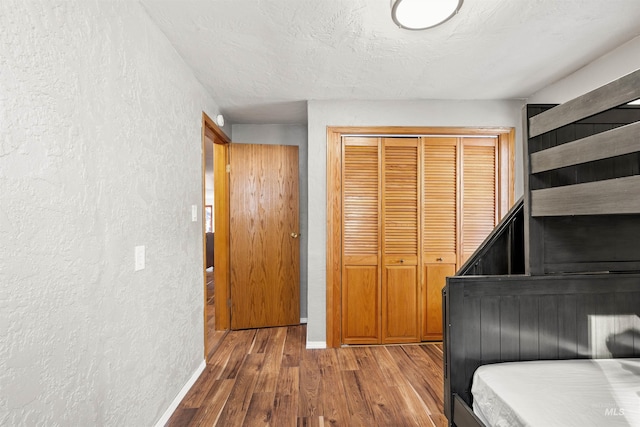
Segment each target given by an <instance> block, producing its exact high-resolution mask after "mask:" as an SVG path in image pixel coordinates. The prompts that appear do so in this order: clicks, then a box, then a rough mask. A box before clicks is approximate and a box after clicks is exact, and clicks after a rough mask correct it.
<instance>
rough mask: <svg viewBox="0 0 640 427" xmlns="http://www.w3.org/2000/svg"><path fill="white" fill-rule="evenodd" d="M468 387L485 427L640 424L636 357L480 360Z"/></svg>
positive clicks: (639, 364) (639, 371) (639, 366)
mask: <svg viewBox="0 0 640 427" xmlns="http://www.w3.org/2000/svg"><path fill="white" fill-rule="evenodd" d="M471 393H472V394H473V411H474V412H475V413H476V415H477V416H478V417H479V418H480V419H481V420H482V421H483V422H484V423H485V424H486V425H487V426H489V427H520V426H528V427H553V426H558V427H573V426H575V427H587V426H599V427H600V426H603V427H617V426H640V359H600V360H583V359H580V360H557V361H535V362H515V363H498V364H494V365H484V366H481V367H479V368H478V369H477V370H476V372H475V374H474V376H473V385H472V387H471Z"/></svg>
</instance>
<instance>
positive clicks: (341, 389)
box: [167, 325, 447, 427]
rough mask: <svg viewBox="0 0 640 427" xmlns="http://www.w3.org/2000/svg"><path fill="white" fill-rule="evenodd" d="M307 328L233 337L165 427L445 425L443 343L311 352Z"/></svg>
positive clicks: (247, 332)
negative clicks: (307, 339)
mask: <svg viewBox="0 0 640 427" xmlns="http://www.w3.org/2000/svg"><path fill="white" fill-rule="evenodd" d="M305 339H306V327H305V326H304V325H301V326H290V327H283V328H268V329H252V330H244V331H232V332H230V333H229V334H227V335H226V337H225V338H224V339H223V340H222V342H221V343H220V345H219V346H218V347H217V349H216V350H215V352H214V353H213V355H212V357H211V358H210V361H209V364H208V365H207V367H206V369H205V371H204V372H203V373H202V375H201V376H200V378H199V379H198V381H197V382H196V383H195V384H194V386H193V387H192V388H191V390H190V391H189V393H188V394H187V395H186V396H185V398H184V399H183V401H182V402H181V403H180V405H179V406H178V409H176V411H175V412H174V414H173V416H172V417H171V419H170V420H169V422H168V423H167V426H171V427H175V426H225V427H227V426H271V427H286V426H295V427H303V426H304V427H307V426H309V427H320V426H367V427H369V426H394V427H395V426H436V427H441V426H446V425H447V423H446V419H445V417H444V415H443V413H442V412H443V401H442V399H443V371H442V345H441V344H439V343H437V344H420V345H415V344H414V345H398V346H370V347H347V348H339V349H325V350H307V349H305V342H306V341H305Z"/></svg>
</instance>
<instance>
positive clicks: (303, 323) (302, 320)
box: [300, 317, 308, 325]
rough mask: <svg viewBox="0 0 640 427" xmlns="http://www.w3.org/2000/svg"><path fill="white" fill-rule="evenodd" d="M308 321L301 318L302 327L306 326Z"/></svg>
mask: <svg viewBox="0 0 640 427" xmlns="http://www.w3.org/2000/svg"><path fill="white" fill-rule="evenodd" d="M307 320H308V319H307V318H306V317H301V318H300V324H301V325H306V324H307Z"/></svg>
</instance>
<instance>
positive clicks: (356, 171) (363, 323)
mask: <svg viewBox="0 0 640 427" xmlns="http://www.w3.org/2000/svg"><path fill="white" fill-rule="evenodd" d="M379 143H380V139H379V138H360V137H345V138H343V148H342V153H343V159H342V164H343V168H342V185H343V187H342V206H343V211H342V224H343V231H342V295H341V297H342V313H341V314H342V319H341V320H342V342H343V343H344V344H376V343H379V342H380V273H379V270H380V265H379V256H380V230H379V228H380V225H379V218H380V213H379V211H380V197H379V191H380V190H379V181H380V172H379V170H380V155H379Z"/></svg>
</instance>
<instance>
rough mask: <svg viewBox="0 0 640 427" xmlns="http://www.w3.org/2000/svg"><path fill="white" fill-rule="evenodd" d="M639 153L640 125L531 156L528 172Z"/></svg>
mask: <svg viewBox="0 0 640 427" xmlns="http://www.w3.org/2000/svg"><path fill="white" fill-rule="evenodd" d="M637 151H640V122H636V123H632V124H629V125H626V126H623V127H619V128H616V129H613V130H610V131H606V132H602V133H598V134H596V135H591V136H588V137H586V138H582V139H578V140H576V141H573V142H569V143H566V144H562V145H558V146H557V147H552V148H549V149H546V150H543V151H538V152H537V153H533V154H531V173H539V172H544V171H547V170H551V169H558V168H562V167H565V166H571V165H577V164H581V163H586V162H592V161H594V160H600V159H606V158H609V157H615V156H620V155H622V154H629V153H634V152H637Z"/></svg>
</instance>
